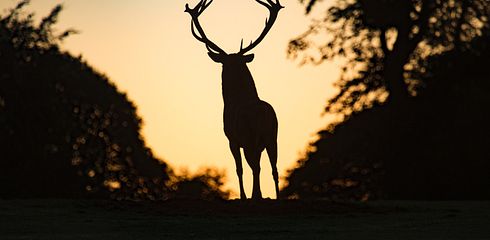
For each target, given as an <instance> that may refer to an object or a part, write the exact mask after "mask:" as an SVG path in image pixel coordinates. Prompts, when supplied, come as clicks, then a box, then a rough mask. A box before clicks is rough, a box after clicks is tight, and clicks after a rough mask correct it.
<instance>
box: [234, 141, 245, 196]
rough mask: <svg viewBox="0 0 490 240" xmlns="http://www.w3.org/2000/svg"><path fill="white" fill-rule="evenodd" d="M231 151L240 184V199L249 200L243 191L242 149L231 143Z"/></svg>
mask: <svg viewBox="0 0 490 240" xmlns="http://www.w3.org/2000/svg"><path fill="white" fill-rule="evenodd" d="M230 150H231V154H233V158H234V159H235V165H236V174H237V175H238V182H239V183H240V199H247V195H246V194H245V190H244V189H243V167H242V155H241V153H240V147H239V146H238V145H237V144H234V143H232V142H230Z"/></svg>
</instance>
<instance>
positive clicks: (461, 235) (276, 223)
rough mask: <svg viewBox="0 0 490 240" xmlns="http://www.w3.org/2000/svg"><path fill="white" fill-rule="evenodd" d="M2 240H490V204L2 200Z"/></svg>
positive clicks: (0, 211)
mask: <svg viewBox="0 0 490 240" xmlns="http://www.w3.org/2000/svg"><path fill="white" fill-rule="evenodd" d="M0 239H2V240H3V239H5V240H7V239H120V240H122V239H363V240H365V239H400V240H403V239H417V240H419V239H490V202H371V203H367V204H363V203H333V202H327V201H286V200H284V201H272V200H264V201H262V202H250V201H247V202H241V201H227V202H204V201H168V202H116V201H100V200H44V199H43V200H0Z"/></svg>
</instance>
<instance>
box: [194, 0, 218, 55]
mask: <svg viewBox="0 0 490 240" xmlns="http://www.w3.org/2000/svg"><path fill="white" fill-rule="evenodd" d="M212 2H213V0H210V1H209V2H207V0H201V1H199V3H198V4H197V5H196V6H195V7H194V8H190V7H189V4H186V5H185V12H187V13H189V15H191V18H192V19H191V32H192V35H193V36H194V37H195V38H196V39H197V40H198V41H200V42H202V43H204V44H205V45H206V48H207V49H208V51H210V52H218V53H224V54H226V52H225V51H224V50H223V49H221V48H220V47H218V45H216V44H215V43H213V42H212V41H211V40H209V39H208V38H207V37H206V34H205V33H204V30H203V29H202V27H201V24H200V23H199V19H198V17H199V16H200V15H201V14H202V13H203V12H204V10H206V8H208V7H209V5H211V3H212ZM196 29H197V32H198V33H199V34H197V33H196Z"/></svg>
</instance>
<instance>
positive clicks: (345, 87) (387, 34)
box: [288, 0, 490, 115]
mask: <svg viewBox="0 0 490 240" xmlns="http://www.w3.org/2000/svg"><path fill="white" fill-rule="evenodd" d="M301 2H304V3H305V4H306V6H307V7H306V10H307V13H309V12H310V11H311V9H312V8H313V7H315V6H316V4H317V3H318V2H320V1H317V0H308V1H306V0H301ZM489 15H490V6H489V4H488V2H487V1H486V0H463V1H456V0H407V1H399V0H336V1H335V3H334V4H333V5H332V6H331V7H330V8H329V9H328V10H327V12H326V16H325V17H324V18H323V19H319V20H315V21H313V23H312V24H311V26H310V27H309V28H308V30H307V31H306V32H305V33H304V34H302V35H300V36H298V37H297V38H296V39H293V40H292V41H291V42H290V44H289V49H288V54H289V55H290V56H291V57H294V58H300V57H301V58H302V59H303V63H317V64H318V63H321V62H323V61H326V60H331V59H333V58H335V57H340V58H341V59H343V60H345V61H346V63H345V65H344V67H343V68H342V75H341V78H340V79H339V80H338V82H337V83H336V86H337V87H338V88H339V89H340V92H339V93H338V94H337V95H335V96H334V97H333V98H331V99H330V100H329V101H328V103H327V107H326V111H327V112H331V113H342V114H346V115H349V114H350V113H352V112H353V111H360V110H362V109H364V108H366V107H370V106H372V104H376V103H380V102H385V101H386V100H387V99H388V101H396V102H402V101H404V100H406V99H407V97H408V96H410V95H412V96H413V95H417V94H418V93H420V91H421V89H423V88H424V87H425V86H426V84H427V83H426V82H425V81H424V78H423V77H422V76H421V75H424V74H425V73H426V69H425V68H424V65H427V63H426V59H428V57H429V56H434V55H440V54H442V53H444V52H447V51H451V50H453V49H455V48H461V49H468V48H469V47H470V42H471V41H472V39H474V38H475V37H478V36H481V35H482V33H483V32H484V31H486V30H487V29H488V27H489V22H488V18H489ZM388 94H389V97H388V98H387V95H388Z"/></svg>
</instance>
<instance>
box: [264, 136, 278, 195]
mask: <svg viewBox="0 0 490 240" xmlns="http://www.w3.org/2000/svg"><path fill="white" fill-rule="evenodd" d="M266 150H267V155H269V160H270V162H271V168H272V177H273V178H274V187H275V189H276V199H279V174H278V173H277V142H276V141H273V142H271V143H270V144H268V145H267V146H266Z"/></svg>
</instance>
